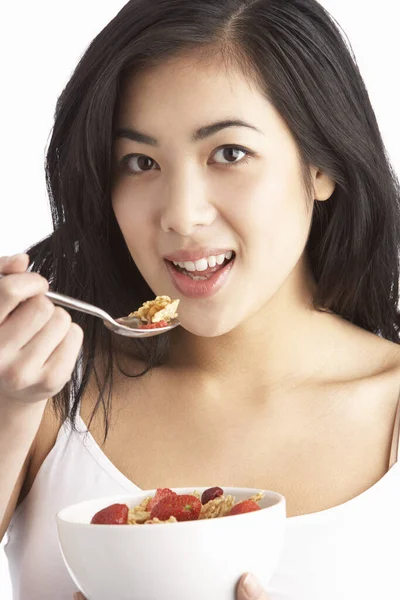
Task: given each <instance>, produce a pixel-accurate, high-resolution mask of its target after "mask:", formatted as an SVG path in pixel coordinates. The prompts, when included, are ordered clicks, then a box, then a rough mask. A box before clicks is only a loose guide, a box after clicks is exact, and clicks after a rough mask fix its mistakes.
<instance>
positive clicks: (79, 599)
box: [74, 592, 86, 600]
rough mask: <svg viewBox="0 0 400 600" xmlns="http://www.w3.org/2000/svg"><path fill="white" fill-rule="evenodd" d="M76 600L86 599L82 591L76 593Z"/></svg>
mask: <svg viewBox="0 0 400 600" xmlns="http://www.w3.org/2000/svg"><path fill="white" fill-rule="evenodd" d="M74 600H86V599H85V596H82V594H81V593H80V592H76V593H75V594H74Z"/></svg>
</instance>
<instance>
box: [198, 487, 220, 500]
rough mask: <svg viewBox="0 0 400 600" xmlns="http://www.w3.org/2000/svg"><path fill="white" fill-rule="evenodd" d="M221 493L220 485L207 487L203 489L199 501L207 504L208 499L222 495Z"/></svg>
mask: <svg viewBox="0 0 400 600" xmlns="http://www.w3.org/2000/svg"><path fill="white" fill-rule="evenodd" d="M223 493H224V490H223V489H222V488H220V487H212V488H208V490H205V491H204V492H203V493H202V495H201V503H202V504H207V502H210V500H215V498H219V496H222V495H223Z"/></svg>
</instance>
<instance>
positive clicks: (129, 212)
mask: <svg viewBox="0 0 400 600" xmlns="http://www.w3.org/2000/svg"><path fill="white" fill-rule="evenodd" d="M135 196H136V198H135ZM137 196H138V195H137V194H133V193H132V188H131V186H129V184H126V183H120V184H117V185H115V186H114V189H113V194H112V207H113V210H114V214H115V218H116V220H117V222H118V225H119V227H120V229H121V232H122V235H123V237H124V239H125V242H126V244H127V246H128V248H129V251H130V253H131V255H132V258H133V259H134V260H135V261H136V260H139V259H140V257H141V255H142V254H143V255H145V248H146V247H147V248H148V247H149V241H150V237H151V231H152V229H151V227H150V226H149V224H150V219H151V215H150V213H149V211H147V210H146V205H147V206H148V203H146V202H143V199H142V198H141V201H140V202H139V201H138V199H137Z"/></svg>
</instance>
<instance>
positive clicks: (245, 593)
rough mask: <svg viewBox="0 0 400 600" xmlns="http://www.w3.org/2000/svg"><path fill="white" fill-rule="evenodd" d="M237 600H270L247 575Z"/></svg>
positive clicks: (81, 598) (79, 596)
mask: <svg viewBox="0 0 400 600" xmlns="http://www.w3.org/2000/svg"><path fill="white" fill-rule="evenodd" d="M236 599H237V600H270V598H269V596H268V595H267V593H266V592H265V591H264V590H263V589H262V587H261V586H260V584H259V583H258V581H257V579H255V578H254V576H253V575H250V574H249V573H247V574H245V575H243V577H242V578H241V579H240V581H239V585H238V588H237V592H236ZM74 600H85V598H84V596H82V594H80V593H79V592H77V593H76V594H74Z"/></svg>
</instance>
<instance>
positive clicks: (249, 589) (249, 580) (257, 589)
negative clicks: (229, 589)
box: [243, 573, 263, 600]
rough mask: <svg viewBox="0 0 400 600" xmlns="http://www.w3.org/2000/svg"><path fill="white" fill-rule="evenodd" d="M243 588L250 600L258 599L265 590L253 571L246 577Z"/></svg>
mask: <svg viewBox="0 0 400 600" xmlns="http://www.w3.org/2000/svg"><path fill="white" fill-rule="evenodd" d="M243 589H244V591H245V594H246V597H247V598H248V600H257V598H259V597H260V596H261V594H262V591H263V590H262V587H261V585H260V583H259V582H258V580H257V579H256V578H255V577H254V575H252V574H251V573H248V574H247V575H246V577H245V578H244V580H243Z"/></svg>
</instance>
